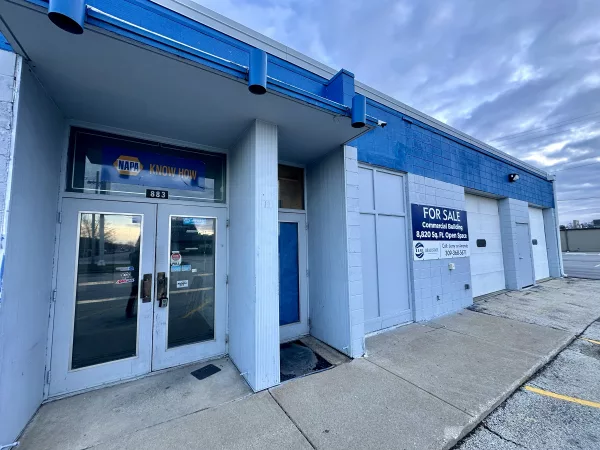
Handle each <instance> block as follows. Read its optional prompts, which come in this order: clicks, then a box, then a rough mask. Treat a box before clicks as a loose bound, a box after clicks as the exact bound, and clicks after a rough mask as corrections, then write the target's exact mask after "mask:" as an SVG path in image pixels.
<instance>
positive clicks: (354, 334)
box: [344, 146, 365, 358]
mask: <svg viewBox="0 0 600 450" xmlns="http://www.w3.org/2000/svg"><path fill="white" fill-rule="evenodd" d="M357 156H358V155H357V149H356V148H355V147H349V146H345V147H344V170H345V175H346V230H347V233H346V234H347V239H348V280H349V296H350V299H349V300H350V354H351V356H352V357H353V358H358V357H361V356H362V355H363V354H364V352H365V325H364V324H365V310H364V305H363V279H362V257H361V243H360V212H359V187H358V184H359V176H358V159H357Z"/></svg>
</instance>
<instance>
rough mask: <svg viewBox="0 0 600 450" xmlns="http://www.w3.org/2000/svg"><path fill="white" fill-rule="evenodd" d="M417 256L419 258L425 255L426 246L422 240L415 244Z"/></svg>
mask: <svg viewBox="0 0 600 450" xmlns="http://www.w3.org/2000/svg"><path fill="white" fill-rule="evenodd" d="M415 256H416V257H417V258H419V259H423V256H425V248H424V246H423V244H421V243H420V242H417V244H416V245H415Z"/></svg>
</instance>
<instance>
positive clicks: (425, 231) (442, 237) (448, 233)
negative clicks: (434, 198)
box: [410, 203, 470, 261]
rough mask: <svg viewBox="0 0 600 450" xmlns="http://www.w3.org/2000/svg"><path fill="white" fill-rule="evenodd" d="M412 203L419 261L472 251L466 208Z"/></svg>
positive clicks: (416, 256)
mask: <svg viewBox="0 0 600 450" xmlns="http://www.w3.org/2000/svg"><path fill="white" fill-rule="evenodd" d="M410 207H411V208H410V212H411V219H412V220H411V223H412V239H413V258H414V260H415V261H423V260H429V259H446V258H464V257H467V256H469V255H470V252H469V227H468V224H467V212H466V211H464V210H462V209H452V208H440V207H438V206H429V205H419V204H416V203H413V204H411V205H410Z"/></svg>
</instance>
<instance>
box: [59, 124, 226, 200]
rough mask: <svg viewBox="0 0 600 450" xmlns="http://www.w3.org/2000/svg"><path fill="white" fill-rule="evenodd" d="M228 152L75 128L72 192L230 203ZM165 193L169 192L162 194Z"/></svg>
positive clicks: (70, 178) (70, 175)
mask: <svg viewBox="0 0 600 450" xmlns="http://www.w3.org/2000/svg"><path fill="white" fill-rule="evenodd" d="M225 160H226V157H225V155H224V154H220V153H208V152H203V151H199V150H193V149H185V148H180V147H174V146H171V145H166V144H161V143H157V142H149V141H142V140H139V139H133V138H127V137H121V136H114V135H109V134H106V133H101V132H96V131H90V130H84V129H80V128H72V129H71V137H70V144H69V162H70V164H69V170H68V175H67V176H68V179H67V190H69V191H72V192H84V193H95V194H106V195H129V196H131V195H136V196H140V197H145V196H146V195H147V192H146V191H147V190H148V191H150V190H152V192H148V195H150V194H152V196H153V197H154V196H156V192H155V191H154V190H161V193H160V194H159V195H158V197H161V196H163V198H165V197H166V196H167V195H168V197H169V198H173V199H178V200H202V201H211V202H218V203H224V202H225ZM163 191H164V192H165V193H164V194H163V193H162V192H163Z"/></svg>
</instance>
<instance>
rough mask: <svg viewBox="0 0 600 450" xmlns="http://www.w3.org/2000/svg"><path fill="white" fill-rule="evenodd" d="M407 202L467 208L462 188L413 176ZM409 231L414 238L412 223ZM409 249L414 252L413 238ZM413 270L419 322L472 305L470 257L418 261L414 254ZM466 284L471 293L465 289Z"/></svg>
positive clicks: (412, 278) (412, 259) (411, 260)
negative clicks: (452, 264) (451, 266)
mask: <svg viewBox="0 0 600 450" xmlns="http://www.w3.org/2000/svg"><path fill="white" fill-rule="evenodd" d="M408 198H409V203H417V204H422V205H431V206H438V207H441V208H454V209H461V210H464V209H465V208H466V206H465V191H464V188H463V187H462V186H457V185H454V184H450V183H445V182H443V181H439V180H434V179H432V178H427V177H423V176H420V175H414V174H410V173H409V174H408ZM409 211H410V208H409ZM409 230H410V231H409V235H410V236H411V237H412V223H411V221H409ZM409 248H410V249H411V252H412V238H411V241H410V245H409ZM450 263H454V266H455V269H454V270H450V269H449V264H450ZM410 267H411V274H410V275H411V283H412V290H413V297H414V308H415V320H416V321H417V322H419V321H423V320H430V319H433V318H434V317H438V316H442V315H444V314H449V313H452V312H455V311H460V310H461V309H463V308H466V307H467V306H469V305H471V304H472V303H473V294H472V290H471V288H470V286H471V267H470V260H469V258H468V257H467V258H451V259H438V260H429V261H415V260H414V258H413V255H412V253H411V254H410ZM467 284H468V285H469V289H465V285H467Z"/></svg>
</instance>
